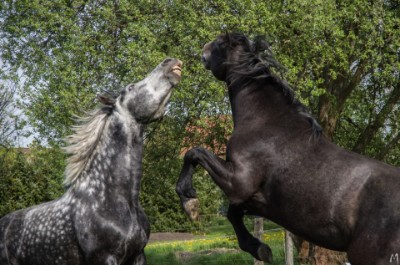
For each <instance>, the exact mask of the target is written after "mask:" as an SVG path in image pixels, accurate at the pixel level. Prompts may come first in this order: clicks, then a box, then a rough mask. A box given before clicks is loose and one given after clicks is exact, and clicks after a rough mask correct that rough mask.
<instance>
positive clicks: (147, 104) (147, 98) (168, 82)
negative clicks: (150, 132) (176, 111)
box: [100, 58, 182, 124]
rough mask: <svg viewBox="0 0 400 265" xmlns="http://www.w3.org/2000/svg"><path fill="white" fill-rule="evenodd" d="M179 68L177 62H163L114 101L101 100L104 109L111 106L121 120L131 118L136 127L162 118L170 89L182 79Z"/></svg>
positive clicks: (178, 62)
mask: <svg viewBox="0 0 400 265" xmlns="http://www.w3.org/2000/svg"><path fill="white" fill-rule="evenodd" d="M181 67H182V62H181V61H180V60H178V59H175V58H168V59H165V60H164V61H163V62H161V63H160V64H159V65H158V66H157V67H156V68H155V69H154V70H153V71H152V72H151V73H150V74H149V75H148V76H147V77H146V78H145V79H143V80H141V81H139V82H137V83H133V84H129V85H128V86H126V87H125V88H124V89H122V91H121V94H120V95H119V97H117V98H116V99H115V100H112V101H110V99H105V98H100V100H101V101H102V102H103V103H104V104H106V105H113V106H114V109H115V110H116V111H117V112H120V113H121V114H123V116H124V117H127V118H129V116H131V118H132V117H133V118H134V119H135V120H136V121H137V122H138V123H142V124H147V123H150V122H152V121H155V120H157V119H159V118H161V117H162V116H163V114H164V112H165V108H166V105H167V103H168V100H169V98H170V96H171V93H172V88H173V87H174V86H175V85H177V84H178V83H179V81H180V79H181ZM126 114H127V115H126Z"/></svg>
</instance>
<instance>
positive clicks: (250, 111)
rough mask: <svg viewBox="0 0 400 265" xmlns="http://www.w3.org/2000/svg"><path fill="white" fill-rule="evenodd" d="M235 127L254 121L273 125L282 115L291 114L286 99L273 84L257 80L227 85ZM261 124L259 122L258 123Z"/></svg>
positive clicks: (251, 123)
mask: <svg viewBox="0 0 400 265" xmlns="http://www.w3.org/2000/svg"><path fill="white" fill-rule="evenodd" d="M228 91H229V99H230V103H231V107H232V115H233V120H234V124H235V127H237V126H249V125H252V126H254V123H262V125H273V124H274V123H276V122H278V120H279V119H280V118H282V116H283V115H285V116H287V115H289V116H290V114H291V111H290V109H291V106H290V103H289V102H288V100H287V99H286V98H285V97H284V96H283V95H282V93H281V92H280V91H278V90H277V89H276V88H275V87H274V86H273V84H270V83H265V84H263V83H262V82H259V81H254V82H249V83H248V84H247V85H244V86H241V85H240V84H238V85H235V84H233V85H230V86H229V87H228ZM260 125H261V124H260Z"/></svg>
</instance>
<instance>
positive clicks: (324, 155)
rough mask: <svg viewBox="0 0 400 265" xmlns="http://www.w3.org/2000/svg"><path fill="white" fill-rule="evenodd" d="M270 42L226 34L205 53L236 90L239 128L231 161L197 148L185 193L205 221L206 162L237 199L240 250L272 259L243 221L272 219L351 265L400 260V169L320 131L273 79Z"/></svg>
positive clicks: (233, 210)
mask: <svg viewBox="0 0 400 265" xmlns="http://www.w3.org/2000/svg"><path fill="white" fill-rule="evenodd" d="M266 48H267V47H266V45H265V42H263V41H261V40H260V39H259V40H258V41H255V42H252V41H250V40H249V39H248V38H247V37H246V36H244V35H243V34H240V33H230V34H223V35H220V36H219V37H217V39H216V40H214V41H212V42H210V43H208V44H206V45H205V46H204V48H203V62H204V64H205V67H206V68H207V69H209V70H211V72H212V73H213V75H214V76H215V77H216V78H217V79H219V80H222V81H225V82H226V84H227V87H228V93H229V98H230V103H231V107H232V115H233V122H234V130H233V133H232V136H231V138H230V139H229V142H228V145H227V153H226V160H223V159H221V158H219V157H218V156H216V155H214V154H213V153H211V152H209V151H207V150H205V149H203V148H194V149H192V150H189V151H188V152H187V153H186V154H185V157H184V165H183V168H182V171H181V174H180V177H179V180H178V183H177V187H176V191H177V193H178V194H179V196H180V199H181V202H182V204H183V206H184V208H185V210H186V212H187V213H188V214H189V215H190V216H191V217H192V218H196V216H197V207H198V200H197V199H196V193H195V190H194V189H193V186H192V174H193V171H194V169H195V167H196V166H197V165H200V166H202V167H203V168H205V169H206V170H207V171H208V173H209V174H210V175H211V177H212V179H213V180H214V182H215V183H216V184H217V185H218V186H219V187H220V188H221V189H222V190H223V191H224V193H225V194H226V196H227V197H228V199H229V202H230V206H229V209H228V219H229V220H230V222H231V223H232V225H233V228H234V230H235V232H236V235H237V237H238V241H239V246H240V247H241V248H242V249H243V250H245V251H247V252H249V253H251V254H252V255H253V256H254V257H255V258H257V259H260V260H264V261H268V262H270V261H271V259H272V256H271V255H272V254H271V250H270V248H269V247H268V246H267V245H265V244H263V243H261V242H260V241H259V240H258V239H256V238H254V237H253V236H252V235H251V234H250V233H249V232H248V231H247V229H246V227H245V226H244V224H243V216H244V215H245V214H249V215H258V216H263V217H265V218H268V219H270V220H272V221H274V222H276V223H278V224H280V225H282V226H283V227H285V228H287V229H288V230H289V231H291V232H293V233H294V234H296V235H298V236H301V237H303V238H305V239H307V240H309V241H311V242H313V243H315V244H317V245H320V246H323V247H325V248H329V249H333V250H339V251H347V254H348V258H349V260H350V262H351V264H352V265H367V264H368V265H378V264H379V265H380V264H399V263H400V261H399V255H400V169H399V168H396V167H393V166H389V165H387V164H384V163H382V162H379V161H376V160H373V159H369V158H367V157H364V156H361V155H359V154H356V153H353V152H350V151H346V150H344V149H342V148H340V147H338V146H336V145H334V144H333V143H331V142H330V141H329V140H328V139H326V138H325V137H324V136H323V135H321V128H320V126H319V125H318V123H317V122H316V121H315V120H314V119H313V118H312V117H311V116H310V115H309V114H308V113H307V111H306V109H305V107H304V106H303V105H301V104H300V102H299V101H298V100H296V99H295V97H294V93H293V91H292V90H291V89H290V87H289V86H288V85H287V84H286V83H285V82H283V81H282V80H280V79H279V78H278V77H277V76H275V75H274V74H272V73H271V69H270V68H271V67H270V66H271V65H273V64H274V63H275V62H274V60H273V58H272V57H271V56H269V55H268V52H267V53H265V55H266V56H263V57H261V55H260V54H261V52H262V51H264V50H265V49H266Z"/></svg>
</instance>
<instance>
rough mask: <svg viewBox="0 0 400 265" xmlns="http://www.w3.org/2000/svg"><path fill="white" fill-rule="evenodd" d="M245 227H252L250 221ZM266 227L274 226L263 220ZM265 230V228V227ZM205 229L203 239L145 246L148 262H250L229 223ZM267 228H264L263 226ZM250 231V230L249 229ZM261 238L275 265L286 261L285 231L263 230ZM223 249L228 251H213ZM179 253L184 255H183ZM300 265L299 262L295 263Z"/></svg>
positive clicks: (172, 264) (187, 264)
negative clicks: (240, 247) (269, 249)
mask: <svg viewBox="0 0 400 265" xmlns="http://www.w3.org/2000/svg"><path fill="white" fill-rule="evenodd" d="M248 226H251V224H250V223H249V224H248ZM264 227H267V228H268V229H271V228H277V226H276V225H275V224H273V223H271V222H265V225H264ZM264 229H265V228H264ZM207 230H208V232H207V234H206V235H204V236H203V237H202V238H199V239H194V240H188V241H171V242H154V243H151V244H148V245H147V247H146V248H145V253H146V257H147V262H148V264H149V265H180V264H185V265H195V264H196V265H197V264H204V265H208V264H210V265H211V264H219V265H228V264H237V265H239V264H240V265H253V264H254V259H253V257H252V256H251V255H250V254H248V253H246V252H243V251H241V250H240V249H239V246H238V242H237V240H236V236H235V235H234V233H233V230H232V228H231V226H229V225H228V224H227V223H226V222H224V223H221V224H220V227H219V229H217V228H216V226H215V227H213V226H209V227H208V229H207ZM266 230H267V229H266ZM250 231H251V229H250ZM263 241H264V242H265V243H266V244H268V245H269V246H270V247H271V249H272V252H273V259H274V261H273V263H272V264H274V265H282V264H285V258H284V251H283V243H284V232H283V230H281V229H277V230H272V231H266V233H265V234H264V237H263ZM221 249H225V250H228V252H223V253H218V252H217V253H213V252H214V251H217V250H221ZM182 256H184V257H183V258H182ZM295 264H299V263H295Z"/></svg>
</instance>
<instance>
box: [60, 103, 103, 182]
mask: <svg viewBox="0 0 400 265" xmlns="http://www.w3.org/2000/svg"><path fill="white" fill-rule="evenodd" d="M109 116H110V108H109V107H107V106H105V107H103V108H99V109H96V110H94V111H92V112H89V113H87V114H86V116H85V117H83V118H79V119H78V121H79V123H80V124H79V125H76V126H74V127H73V131H74V133H73V134H72V135H70V136H68V137H67V138H66V142H67V144H68V146H66V147H64V150H65V152H66V153H67V154H69V155H70V156H69V157H68V159H67V167H66V168H65V172H64V177H65V180H64V185H66V186H70V185H72V184H73V183H75V181H76V180H77V179H78V178H79V176H80V175H81V173H82V171H83V170H84V169H85V168H86V165H87V164H88V163H89V162H90V160H91V157H92V154H93V153H94V151H95V150H96V147H97V145H98V143H99V141H100V138H101V136H102V135H103V131H104V129H105V127H106V124H107V121H108V117H109Z"/></svg>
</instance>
